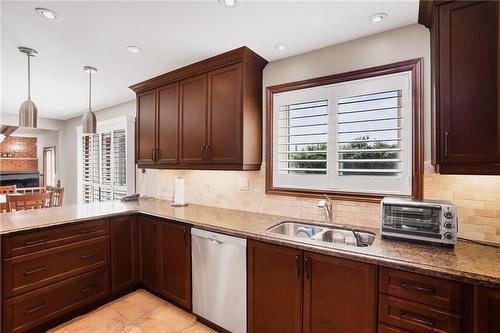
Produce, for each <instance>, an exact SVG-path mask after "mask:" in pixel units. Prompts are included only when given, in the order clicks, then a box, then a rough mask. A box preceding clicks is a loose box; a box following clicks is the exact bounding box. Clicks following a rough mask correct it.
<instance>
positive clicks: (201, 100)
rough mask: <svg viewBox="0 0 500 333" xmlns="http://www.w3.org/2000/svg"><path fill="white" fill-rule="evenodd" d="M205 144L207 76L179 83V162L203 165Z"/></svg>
mask: <svg viewBox="0 0 500 333" xmlns="http://www.w3.org/2000/svg"><path fill="white" fill-rule="evenodd" d="M206 142H207V75H206V74H202V75H199V76H195V77H192V78H189V79H187V80H183V81H181V121H180V147H181V149H180V162H181V163H186V164H191V163H203V162H204V160H205V154H206Z"/></svg>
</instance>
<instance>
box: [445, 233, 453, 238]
mask: <svg viewBox="0 0 500 333" xmlns="http://www.w3.org/2000/svg"><path fill="white" fill-rule="evenodd" d="M444 238H446V239H448V240H452V239H453V234H452V233H451V232H447V233H445V234H444Z"/></svg>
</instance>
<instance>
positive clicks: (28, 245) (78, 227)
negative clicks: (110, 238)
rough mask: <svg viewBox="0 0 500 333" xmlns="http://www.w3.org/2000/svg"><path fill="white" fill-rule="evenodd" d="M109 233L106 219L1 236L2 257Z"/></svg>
mask: <svg viewBox="0 0 500 333" xmlns="http://www.w3.org/2000/svg"><path fill="white" fill-rule="evenodd" d="M108 234H109V223H108V221H107V220H97V221H91V222H82V223H75V224H71V225H67V226H61V227H56V228H47V229H43V230H39V231H33V232H27V233H23V234H19V235H12V236H6V237H4V238H3V257H4V258H10V257H14V256H18V255H21V254H27V253H33V252H36V251H41V250H45V249H49V248H52V247H57V246H61V245H65V244H69V243H74V242H78V241H81V240H85V239H90V238H95V237H99V236H104V235H108Z"/></svg>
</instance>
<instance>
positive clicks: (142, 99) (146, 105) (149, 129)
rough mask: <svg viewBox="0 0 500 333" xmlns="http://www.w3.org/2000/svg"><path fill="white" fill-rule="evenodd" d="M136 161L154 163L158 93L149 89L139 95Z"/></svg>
mask: <svg viewBox="0 0 500 333" xmlns="http://www.w3.org/2000/svg"><path fill="white" fill-rule="evenodd" d="M136 132H137V133H136V138H135V140H136V150H137V151H136V162H137V164H141V165H148V164H154V160H155V158H154V150H155V148H156V141H155V139H156V93H155V91H154V90H153V91H147V92H144V93H142V94H139V95H137V124H136Z"/></svg>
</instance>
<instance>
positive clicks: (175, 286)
mask: <svg viewBox="0 0 500 333" xmlns="http://www.w3.org/2000/svg"><path fill="white" fill-rule="evenodd" d="M160 293H162V294H163V295H165V296H166V297H169V298H171V299H172V300H173V301H175V302H176V303H178V304H179V305H181V306H183V307H185V308H187V309H191V237H190V227H189V226H186V225H180V224H176V223H173V222H166V221H161V222H160Z"/></svg>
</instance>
